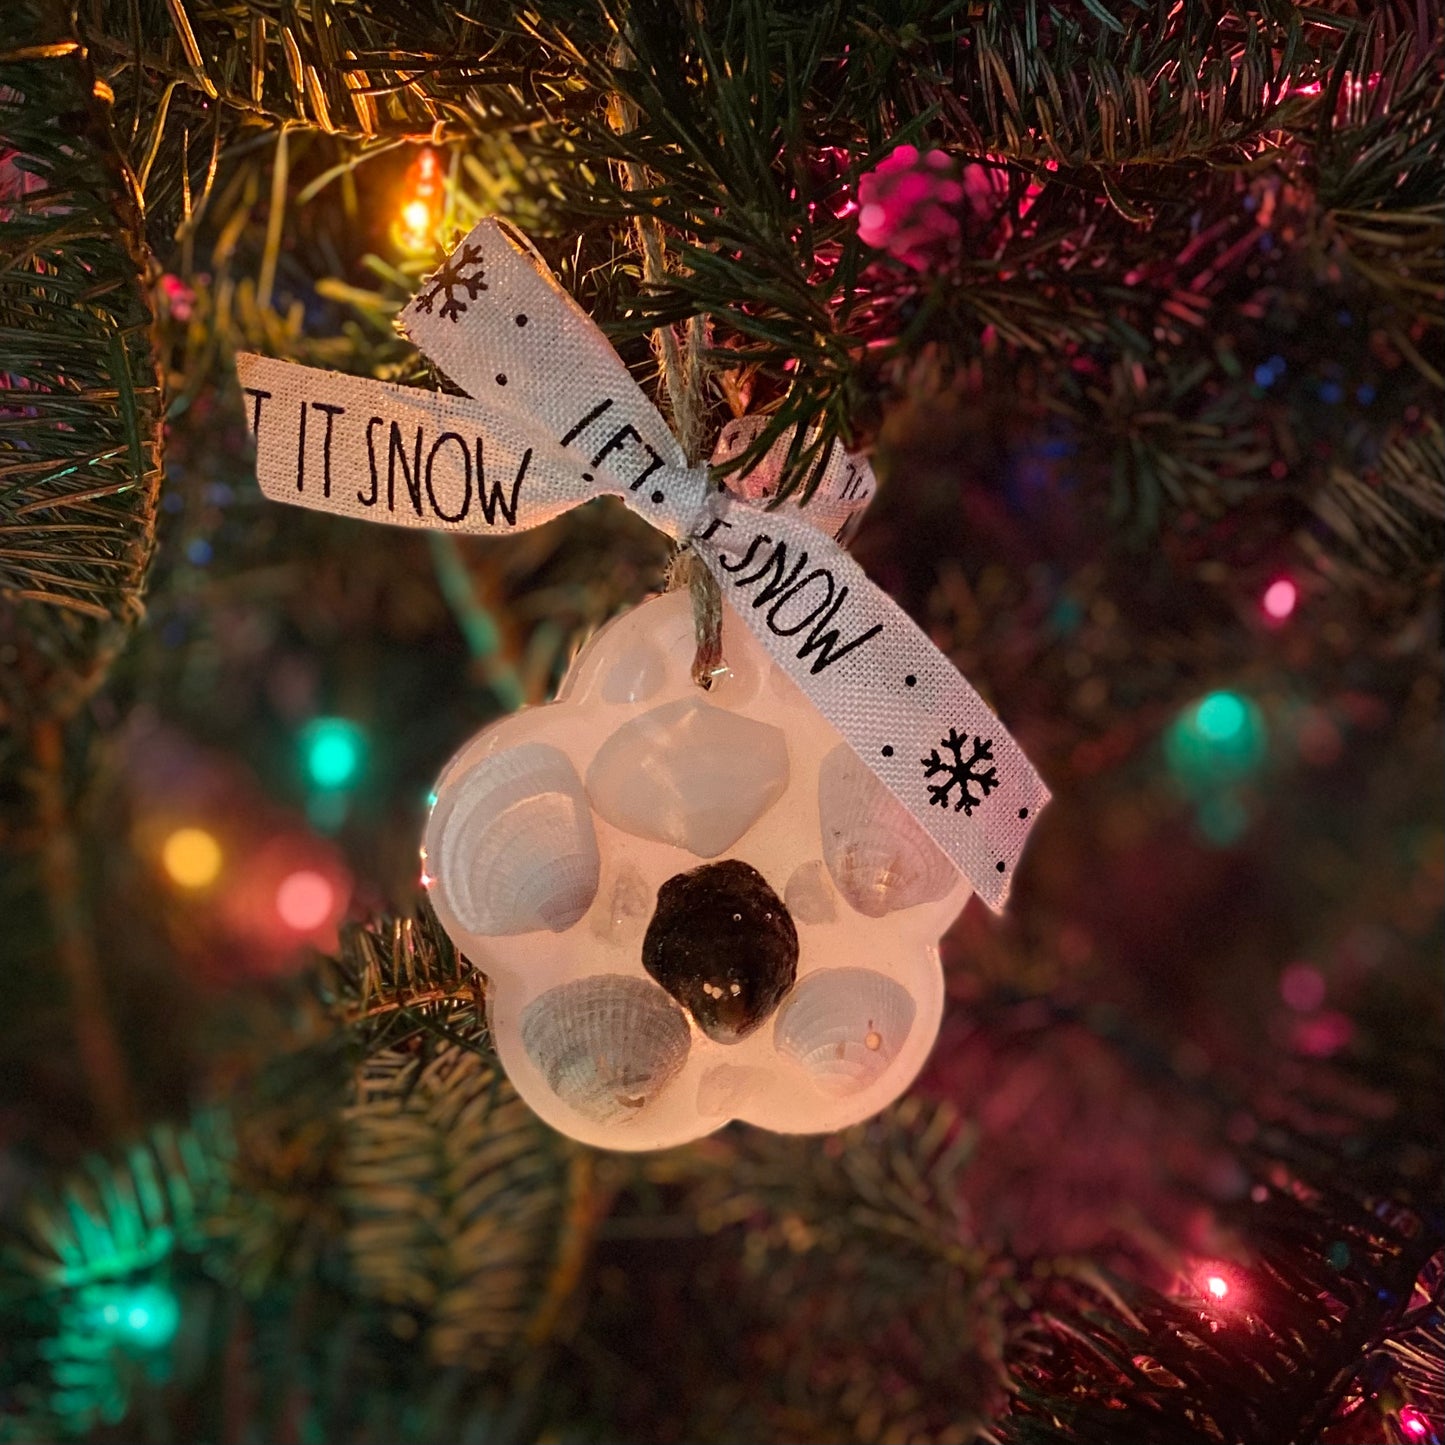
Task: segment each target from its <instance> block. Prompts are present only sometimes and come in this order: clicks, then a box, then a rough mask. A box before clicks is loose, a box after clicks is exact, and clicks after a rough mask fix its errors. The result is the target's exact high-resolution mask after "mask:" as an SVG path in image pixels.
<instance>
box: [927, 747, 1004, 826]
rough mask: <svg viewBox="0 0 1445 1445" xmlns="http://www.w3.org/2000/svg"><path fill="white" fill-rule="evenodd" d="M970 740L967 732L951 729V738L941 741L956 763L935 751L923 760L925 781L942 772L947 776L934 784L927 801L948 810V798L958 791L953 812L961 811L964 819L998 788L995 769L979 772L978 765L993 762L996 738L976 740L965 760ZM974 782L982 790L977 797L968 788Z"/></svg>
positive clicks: (971, 815) (971, 814)
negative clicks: (965, 748)
mask: <svg viewBox="0 0 1445 1445" xmlns="http://www.w3.org/2000/svg"><path fill="white" fill-rule="evenodd" d="M967 741H968V734H967V733H961V732H959V731H958V729H957V728H949V730H948V736H947V737H946V738H944V739H943V740H942V742H943V746H944V747H945V748H946V749H947V750H948V752H949V753H950V754H951V755H952V759H953V760H952V761H951V762H949V761H946V760H945V759H944V758H943V756H942V755H941V754H940V753H939V751H938V749H937V748H934V750H933V751H932V752H931V753H929V755H928V756H927V757H926V758H923V759H921V761H922V763H923V776H924V777H925V778H933V777H937V776H938V775H939V774H940V773H942V774H944V775H945V776H944V780H943V782H941V783H934V784H932V785H931V786H930V787H929V789H928V801H929V802H930V803H932V804H935V805H936V806H938V807H940V808H946V807H947V806H948V804H949V801H950V798H949V795H950V794H951V793H952V792H953V790H954V788H957V789H958V801H957V802H955V803H954V805H953V811H954V812H955V813H959V812H961V813H962V814H963V815H964V816H965V817H967V818H971V817H973V810H974V809H975V808H976V807H978V805H979V804H980V803H981V802H983V800H984V798H986V797H988V795H989V794H990V793H991V792H993V790H994V789H995V788H996V787H998V772H997V770H996V769H995V768H993V767H988V768H983V769H980V768H979V766H978V765H979V764H980V763H992V761H993V739H992V738H980V737H975V738H974V740H973V750H972V752H971V753H970V755H969V756H968V758H967V759H965V758H964V756H963V749H964V744H965V743H967ZM971 783H977V784H978V787H979V790H980V791H979V793H978V794H975V793H973V792H970V790H969V785H970V784H971Z"/></svg>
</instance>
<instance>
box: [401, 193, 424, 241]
mask: <svg viewBox="0 0 1445 1445" xmlns="http://www.w3.org/2000/svg"><path fill="white" fill-rule="evenodd" d="M401 223H402V225H403V226H405V227H406V229H407V231H408V232H409V233H410V234H411V235H412V236H415V237H418V238H421V237H424V236H425V235H426V233H427V232H428V231H429V230H430V229H431V207H430V206H429V205H427V203H426V202H425V201H408V202H407V203H406V205H404V206H403V207H402V208H401Z"/></svg>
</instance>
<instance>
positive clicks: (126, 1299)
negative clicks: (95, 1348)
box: [96, 1284, 181, 1350]
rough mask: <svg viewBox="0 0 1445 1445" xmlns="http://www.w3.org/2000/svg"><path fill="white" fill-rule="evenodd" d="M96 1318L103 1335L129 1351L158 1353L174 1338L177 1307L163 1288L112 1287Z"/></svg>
mask: <svg viewBox="0 0 1445 1445" xmlns="http://www.w3.org/2000/svg"><path fill="white" fill-rule="evenodd" d="M107 1293H108V1294H109V1295H110V1298H109V1299H107V1300H106V1302H105V1304H104V1305H102V1306H101V1307H100V1308H99V1310H97V1312H96V1315H97V1317H98V1319H99V1322H100V1324H101V1325H102V1326H103V1327H104V1330H105V1333H106V1334H107V1335H109V1336H110V1337H111V1338H112V1339H113V1340H114V1341H115V1342H116V1343H117V1344H119V1345H122V1346H126V1347H128V1348H130V1349H139V1350H160V1349H164V1348H165V1346H167V1345H168V1344H170V1342H171V1341H172V1340H173V1339H174V1338H175V1337H176V1331H177V1330H178V1329H179V1328H180V1323H181V1306H180V1302H179V1301H178V1300H177V1299H176V1297H175V1295H174V1294H172V1293H171V1291H170V1290H169V1289H167V1288H166V1287H165V1286H164V1285H159V1284H138V1285H127V1286H119V1285H118V1286H115V1287H114V1289H113V1290H107Z"/></svg>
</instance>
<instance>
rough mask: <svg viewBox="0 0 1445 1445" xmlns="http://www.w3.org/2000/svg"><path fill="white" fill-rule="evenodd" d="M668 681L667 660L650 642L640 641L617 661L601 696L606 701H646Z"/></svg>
mask: <svg viewBox="0 0 1445 1445" xmlns="http://www.w3.org/2000/svg"><path fill="white" fill-rule="evenodd" d="M666 681H667V659H666V658H665V657H664V656H663V655H662V653H661V652H660V651H659V650H658V649H657V648H656V647H654V646H653V645H652V644H651V643H650V642H648V641H647V640H646V639H644V638H638V639H636V640H635V641H634V642H633V643H632V644H631V646H629V647H628V648H627V650H626V651H625V652H623V653H622V654H621V655H620V656H618V657H616V658H614V659H613V661H612V663H611V665H610V666H609V667H608V669H607V671H606V672H605V673H604V674H603V675H602V684H601V686H600V687H599V689H598V693H599V695H600V696H601V698H602V701H603V702H646V701H647V699H648V698H650V697H654V696H656V694H657V693H658V692H660V691H661V690H662V685H663V683H664V682H666Z"/></svg>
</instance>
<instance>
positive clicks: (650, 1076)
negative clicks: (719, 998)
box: [522, 973, 689, 1124]
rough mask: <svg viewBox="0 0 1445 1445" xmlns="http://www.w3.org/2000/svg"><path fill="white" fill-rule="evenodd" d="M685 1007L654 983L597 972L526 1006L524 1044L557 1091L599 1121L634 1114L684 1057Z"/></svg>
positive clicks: (686, 1038) (686, 1039) (675, 1071)
mask: <svg viewBox="0 0 1445 1445" xmlns="http://www.w3.org/2000/svg"><path fill="white" fill-rule="evenodd" d="M688 1043H689V1034H688V1027H687V1019H686V1017H685V1016H684V1015H683V1012H682V1010H681V1009H680V1008H678V1006H677V1005H676V1004H675V1003H673V1001H672V1000H671V999H670V998H668V996H667V995H666V994H665V993H664V992H663V991H662V990H661V989H660V988H658V986H657V985H656V984H654V983H648V982H647V981H646V980H644V979H640V978H629V977H627V976H626V975H625V974H620V973H602V974H593V975H592V976H591V977H590V978H579V979H574V980H573V981H572V982H571V983H564V984H562V985H560V986H559V987H557V988H553V989H548V991H547V992H546V993H544V994H542V995H541V996H540V997H538V998H535V999H533V1000H532V1002H531V1003H529V1004H528V1005H527V1007H526V1008H525V1009H524V1010H523V1011H522V1047H523V1048H525V1049H526V1051H527V1056H528V1057H529V1058H530V1059H531V1060H532V1062H533V1063H534V1064H535V1065H536V1066H537V1070H538V1072H539V1073H540V1074H541V1075H542V1077H543V1078H544V1079H545V1080H546V1081H547V1083H548V1085H549V1086H550V1088H551V1089H552V1091H553V1092H554V1093H555V1094H556V1095H557V1097H558V1098H560V1099H561V1100H562V1101H563V1102H564V1103H565V1104H568V1105H569V1106H570V1107H571V1108H573V1109H575V1110H576V1111H577V1112H578V1113H579V1114H581V1115H582V1116H583V1117H584V1118H587V1119H591V1120H592V1121H593V1122H594V1123H598V1124H610V1123H616V1122H617V1121H619V1120H622V1119H628V1118H634V1117H636V1115H637V1112H638V1111H639V1110H640V1109H642V1108H643V1107H644V1106H645V1105H647V1104H648V1103H649V1102H651V1100H652V1099H654V1098H655V1097H656V1096H657V1094H658V1093H659V1091H660V1090H662V1089H663V1088H664V1087H665V1086H666V1085H667V1084H668V1083H670V1082H671V1080H672V1079H674V1078H675V1077H676V1076H677V1074H678V1073H679V1072H680V1071H681V1069H682V1066H683V1064H684V1063H685V1062H686V1061H687V1050H688Z"/></svg>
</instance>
